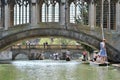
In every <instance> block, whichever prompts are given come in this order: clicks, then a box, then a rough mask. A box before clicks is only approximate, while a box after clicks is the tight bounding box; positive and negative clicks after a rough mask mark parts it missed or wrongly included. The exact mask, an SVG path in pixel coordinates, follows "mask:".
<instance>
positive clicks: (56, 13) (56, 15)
mask: <svg viewBox="0 0 120 80" xmlns="http://www.w3.org/2000/svg"><path fill="white" fill-rule="evenodd" d="M55 22H59V4H58V3H56V4H55Z"/></svg>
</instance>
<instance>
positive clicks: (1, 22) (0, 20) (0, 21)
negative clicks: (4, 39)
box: [0, 5, 4, 29]
mask: <svg viewBox="0 0 120 80" xmlns="http://www.w3.org/2000/svg"><path fill="white" fill-rule="evenodd" d="M0 10H1V12H0V14H1V15H0V17H1V18H0V29H2V28H3V22H4V19H3V18H4V17H3V15H4V7H3V6H2V5H1V8H0Z"/></svg>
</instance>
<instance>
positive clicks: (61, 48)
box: [10, 45, 83, 60]
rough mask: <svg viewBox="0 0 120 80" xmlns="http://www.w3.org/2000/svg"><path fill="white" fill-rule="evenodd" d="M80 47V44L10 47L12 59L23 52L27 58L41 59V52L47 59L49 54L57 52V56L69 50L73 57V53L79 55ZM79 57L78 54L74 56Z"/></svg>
mask: <svg viewBox="0 0 120 80" xmlns="http://www.w3.org/2000/svg"><path fill="white" fill-rule="evenodd" d="M82 49H83V48H82V47H81V46H80V45H48V46H46V47H44V45H14V46H12V47H11V50H10V51H11V52H12V60H15V59H16V57H17V56H18V55H19V54H24V55H26V56H27V57H28V59H29V60H34V59H35V60H36V59H41V58H40V57H41V54H43V55H44V57H46V58H47V59H49V58H50V55H53V54H54V53H58V54H59V56H61V57H62V56H63V55H64V54H66V53H67V52H68V51H69V55H71V56H72V57H74V56H75V55H80V54H81V53H82ZM76 57H78V58H79V57H80V56H76Z"/></svg>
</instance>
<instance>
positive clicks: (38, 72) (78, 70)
mask: <svg viewBox="0 0 120 80" xmlns="http://www.w3.org/2000/svg"><path fill="white" fill-rule="evenodd" d="M0 80H120V71H119V70H118V69H115V68H113V67H98V66H91V65H89V64H82V63H80V62H78V61H69V62H66V61H55V60H41V61H40V60H32V61H13V62H12V64H0Z"/></svg>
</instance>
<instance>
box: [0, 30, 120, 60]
mask: <svg viewBox="0 0 120 80" xmlns="http://www.w3.org/2000/svg"><path fill="white" fill-rule="evenodd" d="M49 36H55V37H66V38H70V39H74V40H80V41H83V42H85V43H88V44H89V45H92V46H94V47H95V48H97V49H99V43H100V41H101V40H100V39H98V38H96V37H94V36H91V35H89V34H86V33H84V32H80V31H79V32H78V31H75V30H70V29H68V30H65V29H63V28H31V29H27V30H21V31H18V32H15V33H12V34H8V35H6V36H5V37H3V38H2V39H1V40H0V49H5V48H7V47H9V46H11V45H12V44H13V43H15V42H17V41H20V40H24V39H28V38H36V37H49ZM106 47H107V52H108V53H109V54H108V58H109V59H110V60H111V61H114V62H120V54H119V51H118V50H116V49H115V48H114V47H112V46H111V45H109V44H108V43H107V44H106Z"/></svg>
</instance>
